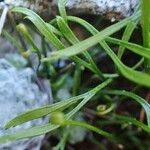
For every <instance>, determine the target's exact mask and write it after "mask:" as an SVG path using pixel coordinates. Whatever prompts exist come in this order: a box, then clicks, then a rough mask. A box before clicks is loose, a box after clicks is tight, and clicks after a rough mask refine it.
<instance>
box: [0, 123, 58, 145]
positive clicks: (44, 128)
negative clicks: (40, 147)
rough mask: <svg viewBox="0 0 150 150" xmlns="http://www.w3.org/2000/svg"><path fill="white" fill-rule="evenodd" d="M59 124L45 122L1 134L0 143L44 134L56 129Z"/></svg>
mask: <svg viewBox="0 0 150 150" xmlns="http://www.w3.org/2000/svg"><path fill="white" fill-rule="evenodd" d="M58 127H59V126H57V125H52V124H46V125H41V126H37V127H33V128H29V129H25V130H23V131H20V132H17V133H14V134H10V135H6V136H2V137H0V144H4V143H7V142H10V141H15V140H20V139H25V138H31V137H35V136H40V135H43V134H46V133H48V132H50V131H52V130H55V129H57V128H58Z"/></svg>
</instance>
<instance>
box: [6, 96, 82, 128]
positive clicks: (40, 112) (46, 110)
mask: <svg viewBox="0 0 150 150" xmlns="http://www.w3.org/2000/svg"><path fill="white" fill-rule="evenodd" d="M83 97H84V94H82V95H79V96H76V97H72V98H70V99H68V100H64V101H61V102H58V103H55V104H51V105H46V106H44V107H40V108H37V109H33V110H31V111H28V112H26V113H23V114H21V115H19V116H17V117H15V118H14V119H12V120H11V121H9V122H8V123H7V124H6V125H5V128H6V129H8V128H11V127H14V126H17V125H20V124H22V123H25V122H27V121H30V120H33V119H37V118H40V117H43V116H46V115H48V114H50V113H51V112H54V111H59V110H62V109H65V108H66V107H69V106H70V105H73V104H75V103H76V102H77V101H78V100H80V99H82V98H83Z"/></svg>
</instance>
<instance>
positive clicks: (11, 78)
mask: <svg viewBox="0 0 150 150" xmlns="http://www.w3.org/2000/svg"><path fill="white" fill-rule="evenodd" d="M21 59H23V58H21ZM24 61H25V60H24ZM19 68H20V67H19ZM36 80H37V79H36V76H35V73H34V72H33V70H32V69H31V68H22V69H18V68H16V67H14V66H13V65H12V64H11V63H9V62H8V61H7V60H6V59H0V110H1V113H0V136H3V135H6V134H10V133H15V132H16V131H18V130H23V129H26V128H30V127H33V126H37V125H40V124H44V123H46V122H47V120H46V119H37V120H33V121H30V122H27V123H25V124H23V125H19V126H17V127H15V128H12V129H8V130H4V128H3V127H4V125H5V124H6V122H8V121H9V120H10V119H12V118H14V117H16V116H17V115H19V114H21V113H23V112H26V111H28V110H30V109H33V108H38V107H40V106H43V105H46V104H47V103H48V94H47V93H44V92H42V91H41V90H40V88H39V86H38V85H37V84H36V83H35V81H36ZM43 136H44V135H43ZM43 136H40V137H35V138H32V139H29V140H21V141H16V142H11V143H8V144H3V145H0V150H6V149H7V150H25V149H26V150H27V149H30V150H39V149H40V145H41V141H42V139H43Z"/></svg>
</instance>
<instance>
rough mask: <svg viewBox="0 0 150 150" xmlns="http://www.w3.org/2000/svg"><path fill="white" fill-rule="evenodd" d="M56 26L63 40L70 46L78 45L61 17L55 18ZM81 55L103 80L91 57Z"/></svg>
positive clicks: (84, 53)
mask: <svg viewBox="0 0 150 150" xmlns="http://www.w3.org/2000/svg"><path fill="white" fill-rule="evenodd" d="M57 24H58V26H59V28H60V30H61V33H62V34H63V35H64V36H65V38H66V39H67V40H68V41H69V42H70V43H71V44H73V45H74V44H76V43H79V42H80V41H79V40H78V38H77V37H76V36H75V34H74V33H73V32H72V31H71V29H70V28H69V26H68V24H67V23H66V22H65V20H64V19H63V18H62V17H59V16H57ZM83 55H84V56H85V58H86V59H87V60H88V62H89V64H90V65H91V67H92V68H93V69H94V70H95V72H96V73H97V74H98V75H99V76H100V78H101V79H102V80H103V79H104V76H103V74H102V72H101V71H100V70H99V69H98V67H97V65H96V64H95V62H94V60H93V59H92V57H91V55H90V54H89V53H88V52H87V51H84V52H83Z"/></svg>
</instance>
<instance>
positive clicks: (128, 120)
mask: <svg viewBox="0 0 150 150" xmlns="http://www.w3.org/2000/svg"><path fill="white" fill-rule="evenodd" d="M113 117H114V118H115V119H116V120H117V121H118V122H119V121H120V123H129V124H133V125H135V126H137V127H140V128H142V129H143V130H144V131H146V132H148V133H150V127H149V126H147V125H145V124H144V123H142V122H140V121H138V120H136V118H132V117H128V116H122V115H116V114H114V115H113Z"/></svg>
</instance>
